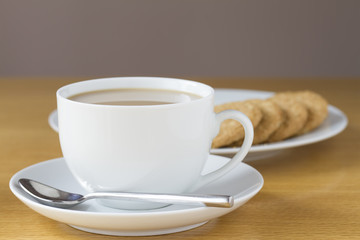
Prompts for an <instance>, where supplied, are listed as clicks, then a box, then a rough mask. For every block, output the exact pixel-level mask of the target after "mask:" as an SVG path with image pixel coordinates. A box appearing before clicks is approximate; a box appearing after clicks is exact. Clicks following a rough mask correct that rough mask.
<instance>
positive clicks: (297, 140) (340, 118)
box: [48, 89, 348, 161]
mask: <svg viewBox="0 0 360 240" xmlns="http://www.w3.org/2000/svg"><path fill="white" fill-rule="evenodd" d="M273 94H274V93H273V92H265V91H253V90H240V89H215V104H216V105H217V104H222V103H225V102H232V101H242V100H246V99H252V98H258V99H265V98H268V97H270V96H272V95H273ZM328 110H329V116H328V117H327V119H326V120H325V121H324V123H323V124H322V125H321V126H319V127H318V128H316V129H315V130H313V131H311V132H309V133H307V134H304V135H301V136H297V137H293V138H290V139H287V140H284V141H281V142H276V143H268V144H259V145H254V146H252V147H251V149H250V151H249V154H248V155H247V156H246V158H245V161H250V160H256V159H261V158H265V157H268V156H271V155H274V154H276V153H277V152H278V150H282V149H286V148H291V147H298V146H303V145H307V144H311V143H315V142H319V141H323V140H325V139H328V138H330V137H333V136H335V135H337V134H339V133H340V132H341V131H343V130H344V129H345V127H346V126H347V124H348V120H347V117H346V116H345V114H344V113H343V112H342V111H340V110H339V109H338V108H336V107H334V106H331V105H329V106H328ZM48 121H49V124H50V126H51V128H52V129H54V130H55V131H57V132H58V120H57V111H56V110H54V111H53V112H52V113H51V114H50V116H49V119H48ZM238 150H239V148H218V149H211V151H210V153H211V154H217V155H223V156H232V155H234V154H235V153H236V152H237V151H238Z"/></svg>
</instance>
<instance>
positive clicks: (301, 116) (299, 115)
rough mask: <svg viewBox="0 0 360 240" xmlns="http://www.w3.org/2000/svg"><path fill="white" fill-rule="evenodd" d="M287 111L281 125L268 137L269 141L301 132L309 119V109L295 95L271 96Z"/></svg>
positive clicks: (282, 138) (275, 140)
mask: <svg viewBox="0 0 360 240" xmlns="http://www.w3.org/2000/svg"><path fill="white" fill-rule="evenodd" d="M270 99H271V100H272V101H274V102H275V103H276V104H278V106H279V107H280V108H281V109H282V110H283V111H284V113H285V120H284V122H283V123H282V124H281V126H280V127H279V128H278V129H277V130H276V131H275V132H274V133H273V134H271V136H270V137H269V138H268V142H277V141H281V140H284V139H287V138H289V137H292V136H295V135H297V134H299V133H300V131H301V130H302V129H303V128H304V126H305V123H306V121H307V119H308V115H309V114H308V110H307V108H306V107H305V106H304V104H302V103H300V102H298V101H296V100H295V99H294V97H293V96H287V95H281V94H278V95H274V96H273V97H271V98H270Z"/></svg>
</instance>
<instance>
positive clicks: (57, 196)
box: [18, 178, 234, 208]
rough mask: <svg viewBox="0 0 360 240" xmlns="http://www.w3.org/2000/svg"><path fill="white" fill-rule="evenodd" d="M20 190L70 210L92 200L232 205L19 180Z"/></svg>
mask: <svg viewBox="0 0 360 240" xmlns="http://www.w3.org/2000/svg"><path fill="white" fill-rule="evenodd" d="M18 182H19V185H20V186H21V188H22V189H23V190H24V191H25V192H26V193H28V194H29V195H31V196H32V197H34V198H35V199H36V200H37V201H39V202H40V203H42V204H45V205H48V206H52V207H59V208H70V207H72V206H75V205H77V204H80V203H83V202H85V201H87V200H90V199H94V198H103V199H119V200H120V199H121V200H137V201H145V202H149V201H150V202H158V203H167V204H181V205H199V204H203V205H205V206H207V207H223V208H230V207H232V206H233V204H234V199H233V197H232V196H227V195H205V194H162V193H161V194H160V193H136V192H134V193H130V192H93V193H89V194H87V195H81V194H77V193H70V192H65V191H62V190H59V189H56V188H53V187H51V186H48V185H45V184H43V183H40V182H37V181H34V180H31V179H26V178H21V179H20V180H19V181H18Z"/></svg>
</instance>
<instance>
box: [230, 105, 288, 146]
mask: <svg viewBox="0 0 360 240" xmlns="http://www.w3.org/2000/svg"><path fill="white" fill-rule="evenodd" d="M249 102H251V103H253V104H255V105H257V106H258V107H259V109H260V111H261V113H262V118H261V121H260V123H259V124H258V125H257V126H256V128H255V129H254V140H253V145H255V144H260V143H263V142H265V141H267V139H268V138H269V137H270V135H271V134H272V133H273V132H275V130H277V129H278V128H279V127H280V126H281V124H282V123H283V121H284V119H285V114H284V112H283V110H282V109H281V108H280V107H279V106H278V105H277V104H276V103H275V102H273V101H272V100H270V99H265V100H262V99H252V100H249ZM242 142H243V140H242V139H241V140H239V141H236V142H234V143H232V144H231V147H240V146H241V145H242Z"/></svg>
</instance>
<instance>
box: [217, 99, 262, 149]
mask: <svg viewBox="0 0 360 240" xmlns="http://www.w3.org/2000/svg"><path fill="white" fill-rule="evenodd" d="M228 109H233V110H237V111H240V112H242V113H243V114H245V115H246V116H247V117H248V118H249V119H250V121H251V123H252V124H253V126H254V128H255V127H256V126H257V125H258V124H259V122H260V120H261V118H262V113H261V111H260V109H259V107H258V106H256V105H255V104H254V103H251V102H249V101H242V102H230V103H225V104H221V105H217V106H215V108H214V111H215V112H216V113H218V112H221V111H224V110H228ZM244 137H245V131H244V128H243V127H242V125H241V124H240V123H239V122H238V121H236V120H232V119H227V120H225V121H223V122H222V123H221V125H220V130H219V134H218V135H217V136H216V137H215V138H214V140H213V142H212V147H213V148H219V147H224V146H227V145H229V144H231V143H233V142H235V141H239V140H242V139H243V138H244Z"/></svg>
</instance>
